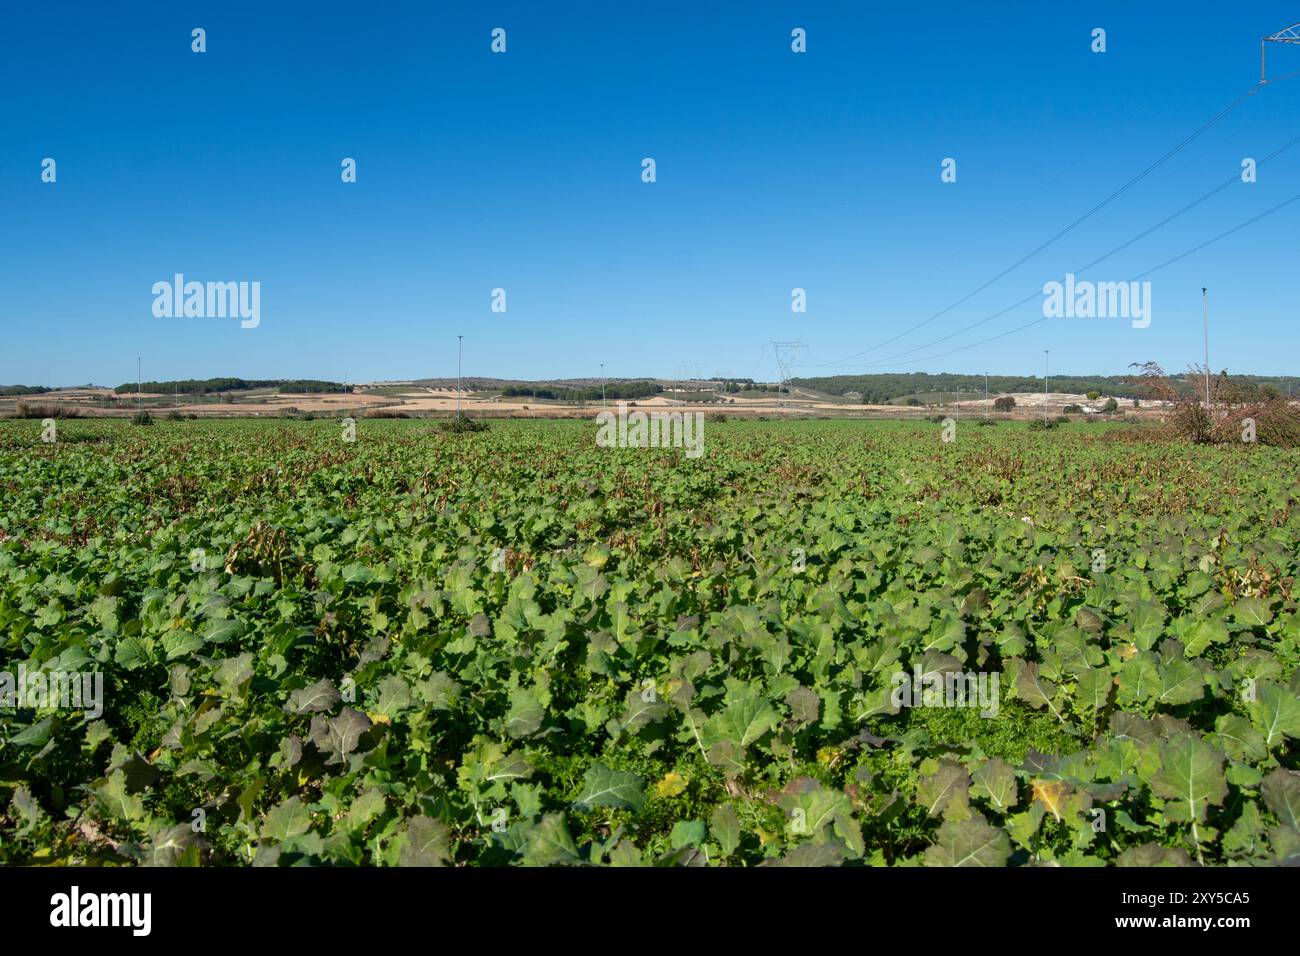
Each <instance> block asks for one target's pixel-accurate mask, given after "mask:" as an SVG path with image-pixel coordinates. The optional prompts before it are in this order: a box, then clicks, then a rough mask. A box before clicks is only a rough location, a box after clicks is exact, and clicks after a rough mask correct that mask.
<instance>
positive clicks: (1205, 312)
mask: <svg viewBox="0 0 1300 956" xmlns="http://www.w3.org/2000/svg"><path fill="white" fill-rule="evenodd" d="M1201 322H1202V324H1203V325H1204V326H1205V407H1206V409H1207V410H1208V409H1209V407H1210V300H1209V297H1208V296H1207V295H1206V291H1205V289H1204V288H1203V287H1202V289H1201Z"/></svg>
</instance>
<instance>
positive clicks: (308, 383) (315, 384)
mask: <svg viewBox="0 0 1300 956" xmlns="http://www.w3.org/2000/svg"><path fill="white" fill-rule="evenodd" d="M137 388H138V389H139V390H140V391H143V392H162V393H166V394H168V395H171V394H176V393H179V394H181V395H207V394H209V393H211V392H236V391H246V390H248V389H253V388H274V389H278V390H279V391H281V392H302V393H316V392H351V391H352V386H351V385H342V384H340V383H338V382H324V381H320V380H319V379H313V378H293V379H286V378H268V379H248V378H201V379H200V378H187V379H178V380H176V381H171V382H141V383H139V384H137V383H136V382H127V383H126V384H125V385H119V386H118V387H117V388H115V389H113V391H115V392H116V393H117V394H119V395H125V394H128V393H131V392H134V391H136V389H137Z"/></svg>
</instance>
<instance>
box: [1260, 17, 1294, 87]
mask: <svg viewBox="0 0 1300 956" xmlns="http://www.w3.org/2000/svg"><path fill="white" fill-rule="evenodd" d="M1270 43H1297V44H1300V23H1293V24H1291V25H1290V26H1289V27H1287V28H1286V29H1285V30H1278V31H1277V33H1274V34H1273V35H1272V36H1271V37H1264V39H1262V40H1260V41H1259V82H1260V83H1267V82H1268V77H1267V76H1266V63H1265V59H1264V57H1265V55H1266V52H1267V50H1268V44H1270Z"/></svg>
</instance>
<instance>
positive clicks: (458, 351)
mask: <svg viewBox="0 0 1300 956" xmlns="http://www.w3.org/2000/svg"><path fill="white" fill-rule="evenodd" d="M464 339H465V336H463V335H458V336H456V417H457V418H460V357H461V354H462V351H463V349H462V344H463V342H464Z"/></svg>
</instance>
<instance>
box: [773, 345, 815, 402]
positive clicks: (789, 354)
mask: <svg viewBox="0 0 1300 956" xmlns="http://www.w3.org/2000/svg"><path fill="white" fill-rule="evenodd" d="M804 348H807V346H806V345H804V344H803V343H802V342H776V341H774V342H772V351H773V353H775V355H776V366H777V368H778V369H779V370H780V375H781V383H780V386H779V387H780V388H781V389H782V390H783V392H784V393H785V394H786V395H788V394H789V393H790V372H791V371H792V370H793V369H794V366H795V360H796V359H797V358H798V357H799V350H800V349H804ZM781 394H782V392H777V402H778V404H784V400H783V399H782V398H781Z"/></svg>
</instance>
